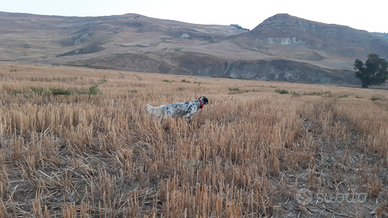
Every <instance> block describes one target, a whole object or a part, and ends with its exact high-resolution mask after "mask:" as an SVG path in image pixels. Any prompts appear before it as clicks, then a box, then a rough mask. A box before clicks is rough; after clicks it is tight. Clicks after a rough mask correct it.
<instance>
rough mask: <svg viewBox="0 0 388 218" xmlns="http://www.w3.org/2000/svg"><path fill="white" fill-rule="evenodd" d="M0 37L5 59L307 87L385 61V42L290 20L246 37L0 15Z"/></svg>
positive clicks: (120, 20)
mask: <svg viewBox="0 0 388 218" xmlns="http://www.w3.org/2000/svg"><path fill="white" fill-rule="evenodd" d="M0 35H1V36H0V37H1V40H2V42H4V43H2V44H1V45H0V60H3V61H17V62H26V63H34V64H38V63H39V64H54V65H72V66H86V67H94V68H103V69H119V70H132V71H139V72H150V73H168V74H188V75H199V76H212V77H229V78H246V79H259V80H277V81H291V82H305V83H331V84H358V80H357V79H355V78H354V76H353V74H354V73H353V72H354V70H353V67H352V64H353V62H354V60H355V59H356V58H358V59H361V60H363V59H365V58H366V55H367V54H369V53H377V54H378V55H380V56H382V57H388V53H387V51H388V49H387V48H388V41H387V40H384V39H383V38H382V37H379V36H376V35H373V34H371V33H369V32H367V31H361V30H355V29H352V28H349V27H344V26H339V25H334V24H330V25H329V24H323V23H318V22H313V21H309V20H304V19H301V18H297V17H293V16H290V15H288V14H278V15H275V16H273V17H271V18H268V19H267V20H265V21H264V22H263V23H261V24H259V25H258V26H257V27H256V28H255V29H253V30H251V31H249V30H246V29H243V28H241V27H240V26H239V25H238V24H233V25H230V26H226V25H199V24H190V23H183V22H178V21H172V20H162V19H155V18H150V17H146V16H143V15H138V14H125V15H115V16H104V17H60V16H41V15H32V14H18V13H7V12H0Z"/></svg>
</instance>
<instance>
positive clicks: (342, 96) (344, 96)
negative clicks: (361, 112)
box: [338, 95, 348, 98]
mask: <svg viewBox="0 0 388 218" xmlns="http://www.w3.org/2000/svg"><path fill="white" fill-rule="evenodd" d="M347 97H348V95H341V96H340V97H338V98H347Z"/></svg>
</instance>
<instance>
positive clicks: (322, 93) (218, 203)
mask: <svg viewBox="0 0 388 218" xmlns="http://www.w3.org/2000/svg"><path fill="white" fill-rule="evenodd" d="M0 65H1V69H0V99H1V105H0V137H1V138H0V143H1V144H0V217H27V216H33V217H285V216H287V215H288V216H289V217H297V216H300V217H310V216H311V217H316V216H321V217H332V216H344V217H365V216H372V215H370V213H371V212H373V213H372V214H373V215H376V216H384V215H386V214H387V203H388V198H387V184H388V173H387V167H388V163H387V162H388V145H387V144H388V142H387V139H388V101H386V100H385V101H383V100H376V101H372V100H370V99H371V98H372V97H374V96H375V97H376V96H377V97H379V98H381V99H386V96H387V91H384V90H372V89H368V90H365V89H358V88H346V87H338V86H323V85H304V84H291V83H273V82H263V81H248V80H232V79H216V78H200V77H188V76H175V75H161V74H142V73H133V72H120V71H103V70H92V69H82V68H69V67H54V66H51V67H50V66H32V65H23V64H15V63H0ZM164 80H168V81H175V82H165V81H164ZM183 80H185V82H182V81H183ZM187 81H190V82H187ZM96 85H97V86H98V89H99V90H100V91H101V93H102V94H82V93H81V94H80V93H73V94H70V95H57V96H54V95H52V93H50V92H49V91H46V92H44V94H42V93H38V92H33V91H32V89H31V88H33V89H43V90H50V89H72V90H81V89H88V88H89V87H92V86H96ZM237 88H238V89H237ZM277 89H279V90H287V91H289V93H290V94H280V93H277V92H275V90H277ZM201 95H206V96H207V97H208V98H209V101H210V103H209V105H208V106H207V107H205V108H204V109H203V111H202V113H200V114H199V116H197V117H195V118H194V120H193V122H192V124H190V125H189V124H187V123H186V122H185V120H182V119H168V120H166V121H163V122H162V123H159V122H157V121H155V120H152V119H151V118H150V116H149V114H147V112H146V110H145V105H146V104H147V103H148V104H150V105H160V104H167V103H172V102H179V101H189V100H193V99H195V98H197V97H199V96H201ZM344 96H346V97H344ZM301 188H307V189H309V190H311V191H313V193H315V194H317V193H362V192H365V193H368V196H367V201H366V202H363V203H347V202H346V201H343V202H342V203H341V202H336V203H325V202H318V201H317V200H318V199H317V198H316V197H314V198H313V202H312V203H311V204H308V205H302V204H299V203H298V202H297V201H296V200H295V194H296V193H297V191H298V190H299V189H301ZM315 196H316V195H315Z"/></svg>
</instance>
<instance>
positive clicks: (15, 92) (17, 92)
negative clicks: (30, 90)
mask: <svg viewBox="0 0 388 218" xmlns="http://www.w3.org/2000/svg"><path fill="white" fill-rule="evenodd" d="M21 94H22V91H20V90H15V91H13V92H11V95H21Z"/></svg>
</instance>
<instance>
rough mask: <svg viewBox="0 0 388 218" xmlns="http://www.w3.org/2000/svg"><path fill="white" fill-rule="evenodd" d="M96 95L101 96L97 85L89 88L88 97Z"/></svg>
mask: <svg viewBox="0 0 388 218" xmlns="http://www.w3.org/2000/svg"><path fill="white" fill-rule="evenodd" d="M97 94H101V91H100V89H99V88H98V86H97V85H95V86H91V87H89V95H97Z"/></svg>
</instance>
